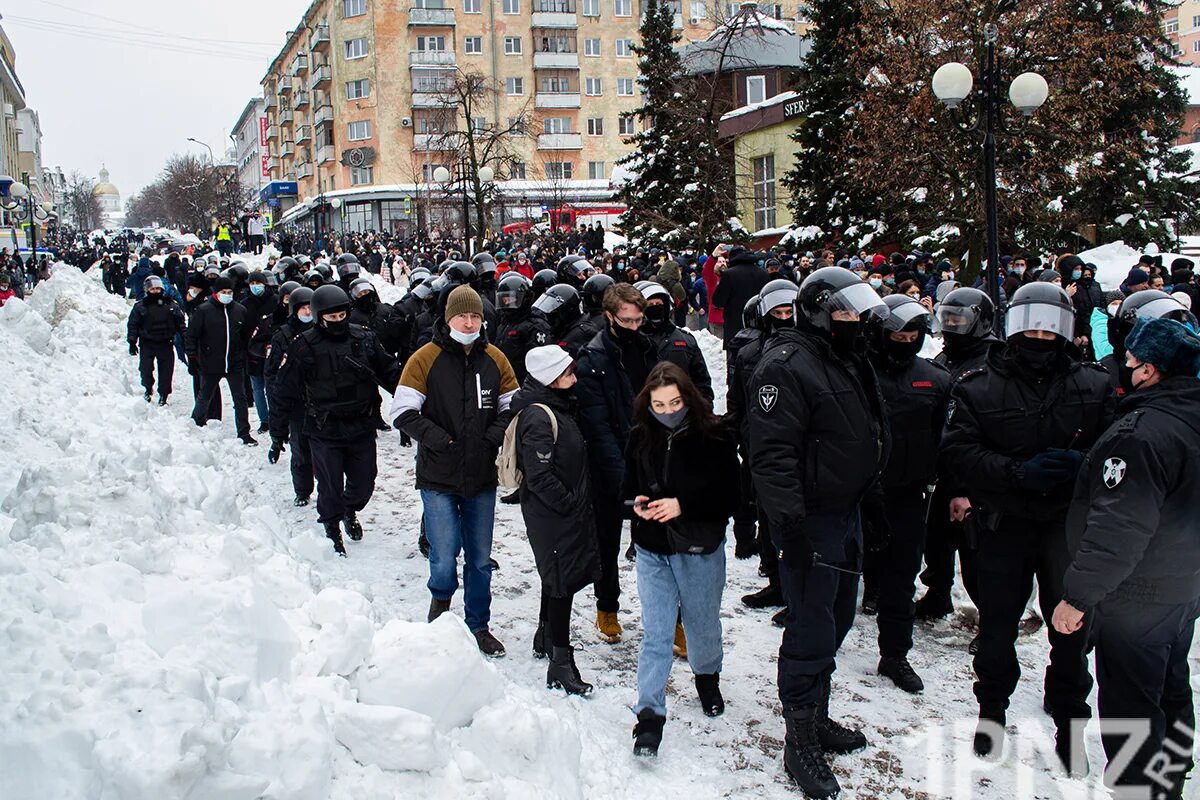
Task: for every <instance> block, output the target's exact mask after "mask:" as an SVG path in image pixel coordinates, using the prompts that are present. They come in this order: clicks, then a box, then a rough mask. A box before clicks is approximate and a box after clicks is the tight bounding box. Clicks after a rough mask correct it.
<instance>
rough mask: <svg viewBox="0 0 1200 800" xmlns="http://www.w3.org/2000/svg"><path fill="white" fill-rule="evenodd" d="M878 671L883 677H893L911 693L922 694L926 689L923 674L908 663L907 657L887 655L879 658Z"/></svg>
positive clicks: (902, 687)
mask: <svg viewBox="0 0 1200 800" xmlns="http://www.w3.org/2000/svg"><path fill="white" fill-rule="evenodd" d="M877 671H878V672H879V674H880V675H882V676H883V677H885V678H891V679H892V683H894V684H896V686H898V687H900V688H901V689H903V690H904V691H906V692H908V693H909V694H920V693H921V692H923V691H925V682H924V681H922V680H921V676H920V675H918V674H917V673H916V670H914V669H913V668H912V665H911V664H909V663H908V659H907V658H888V657H886V656H885V657H884V658H881V659H879V668H878V670H877Z"/></svg>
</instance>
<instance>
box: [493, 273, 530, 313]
mask: <svg viewBox="0 0 1200 800" xmlns="http://www.w3.org/2000/svg"><path fill="white" fill-rule="evenodd" d="M532 300H533V288H532V284H531V283H530V281H529V278H526V277H525V276H524V275H522V274H521V273H519V272H506V273H504V274H503V275H501V276H500V282H499V283H497V284H496V310H497V311H499V312H500V313H501V314H505V315H507V314H512V313H515V312H517V311H520V310H522V309H526V308H529V304H530V302H531V301H532Z"/></svg>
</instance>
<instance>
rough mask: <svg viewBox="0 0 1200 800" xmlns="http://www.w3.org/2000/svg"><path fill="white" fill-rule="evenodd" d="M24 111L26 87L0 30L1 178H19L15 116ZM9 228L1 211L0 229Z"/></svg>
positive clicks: (10, 49)
mask: <svg viewBox="0 0 1200 800" xmlns="http://www.w3.org/2000/svg"><path fill="white" fill-rule="evenodd" d="M23 108H25V87H24V86H22V85H21V81H20V80H19V79H18V78H17V53H16V50H15V49H14V48H13V45H12V41H11V40H9V38H8V34H7V33H5V32H4V28H3V27H0V174H4V175H10V176H13V177H14V178H20V175H21V162H20V147H19V143H18V135H19V134H18V132H19V129H20V125H19V124H18V122H17V114H18V113H19V112H20V111H21V110H22V109H23ZM11 224H12V220H10V219H9V213H8V212H7V211H4V210H3V209H0V225H2V226H8V225H11Z"/></svg>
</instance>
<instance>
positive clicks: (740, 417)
mask: <svg viewBox="0 0 1200 800" xmlns="http://www.w3.org/2000/svg"><path fill="white" fill-rule="evenodd" d="M765 346H766V339H765V338H764V337H763V332H762V331H760V330H756V329H754V328H742V329H741V330H740V331H738V333H737V336H736V337H734V341H733V347H734V349H733V350H732V351H731V352H730V353H729V355H728V356H727V359H728V367H727V376H726V390H725V424H727V425H728V426H729V429H730V430H732V431H734V432H735V433H737V436H738V440H739V441H740V442H741V445H742V447H743V448H745V447H746V446H747V445H746V442H747V429H746V419H747V417H746V410H747V409H746V397H747V393H748V392H749V391H750V378H751V376H753V375H754V370H755V369H756V368H757V367H758V362H759V360H760V359H761V358H762V354H763V348H764V347H765ZM744 455H745V456H746V458H749V453H745V454H744Z"/></svg>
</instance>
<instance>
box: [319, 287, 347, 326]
mask: <svg viewBox="0 0 1200 800" xmlns="http://www.w3.org/2000/svg"><path fill="white" fill-rule="evenodd" d="M310 305H311V306H312V314H313V322H317V321H319V320H320V319H321V317H322V316H323V315H325V314H329V313H332V312H334V311H349V310H350V296H349V295H348V294H346V292H345V291H344V290H343V289H342V287H340V286H337V285H335V284H332V283H329V284H326V285H325V286H322V287H321V288H320V289H317V290H316V291H315V292H313V294H312V301H311V302H310Z"/></svg>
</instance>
